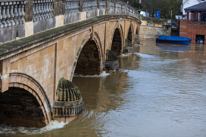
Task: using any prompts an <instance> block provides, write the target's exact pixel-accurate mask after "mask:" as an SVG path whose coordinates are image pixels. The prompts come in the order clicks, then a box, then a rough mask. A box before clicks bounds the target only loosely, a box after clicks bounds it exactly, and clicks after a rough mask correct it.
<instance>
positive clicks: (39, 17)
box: [37, 0, 41, 21]
mask: <svg viewBox="0 0 206 137" xmlns="http://www.w3.org/2000/svg"><path fill="white" fill-rule="evenodd" d="M37 11H38V12H37V13H38V14H37V16H38V21H39V20H41V4H40V0H37Z"/></svg>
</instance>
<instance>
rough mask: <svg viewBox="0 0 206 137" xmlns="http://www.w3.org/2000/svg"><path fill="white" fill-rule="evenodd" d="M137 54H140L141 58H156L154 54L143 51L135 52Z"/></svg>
mask: <svg viewBox="0 0 206 137" xmlns="http://www.w3.org/2000/svg"><path fill="white" fill-rule="evenodd" d="M135 54H136V55H138V56H140V57H141V58H154V57H155V56H154V55H148V54H142V53H135Z"/></svg>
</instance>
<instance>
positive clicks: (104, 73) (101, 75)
mask: <svg viewBox="0 0 206 137" xmlns="http://www.w3.org/2000/svg"><path fill="white" fill-rule="evenodd" d="M108 75H110V73H106V72H105V71H103V72H102V73H101V74H99V75H86V76H84V75H81V74H76V75H74V77H106V76H108Z"/></svg>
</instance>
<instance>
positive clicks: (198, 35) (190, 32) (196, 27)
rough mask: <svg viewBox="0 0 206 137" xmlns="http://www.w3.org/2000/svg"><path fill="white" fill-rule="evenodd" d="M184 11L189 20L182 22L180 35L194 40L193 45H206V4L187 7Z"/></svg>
mask: <svg viewBox="0 0 206 137" xmlns="http://www.w3.org/2000/svg"><path fill="white" fill-rule="evenodd" d="M184 10H185V13H186V14H187V18H186V19H187V20H186V21H183V20H181V21H180V30H179V35H180V36H185V37H187V38H190V39H192V41H191V43H192V44H195V43H199V44H203V43H204V44H206V2H201V3H199V4H196V5H193V6H191V7H187V8H185V9H184Z"/></svg>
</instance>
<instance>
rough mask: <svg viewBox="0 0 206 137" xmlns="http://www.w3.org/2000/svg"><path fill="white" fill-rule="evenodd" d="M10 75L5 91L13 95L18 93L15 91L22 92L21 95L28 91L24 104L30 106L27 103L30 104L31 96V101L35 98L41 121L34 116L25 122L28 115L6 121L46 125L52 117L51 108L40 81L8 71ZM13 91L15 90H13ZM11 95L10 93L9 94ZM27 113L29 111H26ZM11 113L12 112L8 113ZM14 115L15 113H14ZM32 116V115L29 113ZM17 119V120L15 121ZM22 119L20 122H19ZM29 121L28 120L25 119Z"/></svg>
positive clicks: (27, 124)
mask: <svg viewBox="0 0 206 137" xmlns="http://www.w3.org/2000/svg"><path fill="white" fill-rule="evenodd" d="M9 77H10V82H9V90H8V91H6V92H9V94H11V92H12V93H13V94H14V95H16V94H17V95H18V93H17V92H19V93H21V91H22V92H23V93H22V97H24V96H23V95H25V93H26V92H27V93H30V95H28V96H29V97H28V98H27V97H26V98H25V104H28V106H27V105H26V107H28V108H29V107H30V106H29V105H31V102H32V101H31V100H29V99H31V98H33V99H32V100H33V103H35V100H36V107H37V106H38V107H39V110H38V111H39V112H40V110H41V112H40V113H41V114H40V115H41V116H42V118H41V121H39V120H38V118H36V119H35V118H34V119H33V120H30V123H27V122H26V121H25V120H27V119H30V117H29V116H25V118H24V119H16V120H13V121H12V120H11V121H8V123H11V124H12V123H14V124H16V123H17V124H18V123H20V124H22V125H23V126H36V127H44V126H46V125H47V124H48V123H49V122H50V120H51V119H52V109H51V105H50V101H49V99H48V97H47V94H46V92H45V90H44V89H43V87H42V86H41V84H40V83H38V81H36V80H35V79H34V78H33V77H31V76H29V75H27V74H24V73H17V72H15V73H10V75H9ZM13 91H15V92H13ZM6 92H4V93H6ZM4 93H2V95H4ZM11 95H12V94H11ZM28 114H29V113H28ZM9 115H12V114H9ZM14 115H15V114H14ZM31 117H32V115H31ZM16 121H19V122H16ZM21 121H22V122H21ZM27 121H29V120H27Z"/></svg>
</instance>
